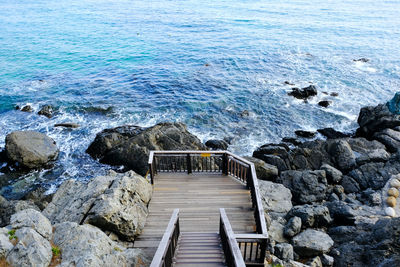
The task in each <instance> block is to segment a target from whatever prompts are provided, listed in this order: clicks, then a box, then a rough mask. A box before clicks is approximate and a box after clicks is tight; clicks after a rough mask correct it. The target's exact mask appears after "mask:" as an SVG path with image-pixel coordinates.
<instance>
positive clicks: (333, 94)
mask: <svg viewBox="0 0 400 267" xmlns="http://www.w3.org/2000/svg"><path fill="white" fill-rule="evenodd" d="M331 96H339V93H336V92H332V93H331Z"/></svg>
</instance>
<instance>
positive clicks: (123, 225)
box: [86, 171, 152, 241]
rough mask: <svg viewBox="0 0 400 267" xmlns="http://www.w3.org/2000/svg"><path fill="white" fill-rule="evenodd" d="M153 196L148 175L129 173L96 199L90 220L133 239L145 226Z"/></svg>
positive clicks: (88, 218)
mask: <svg viewBox="0 0 400 267" xmlns="http://www.w3.org/2000/svg"><path fill="white" fill-rule="evenodd" d="M151 195H152V186H151V184H150V183H149V182H148V181H147V180H146V179H145V178H143V177H141V176H140V175H138V174H136V173H134V172H133V171H130V172H127V173H126V174H125V175H124V176H122V177H121V178H119V179H116V180H115V181H114V182H113V184H112V185H111V187H110V188H109V189H107V190H106V191H105V192H104V194H102V195H100V196H99V197H98V198H97V199H96V200H95V202H94V205H93V207H92V208H91V210H90V214H89V216H88V217H87V219H86V221H87V222H89V223H90V224H92V225H95V226H98V227H100V228H101V229H102V230H109V231H112V232H114V233H116V234H117V235H118V236H120V237H122V238H124V239H126V240H131V241H132V240H133V239H134V237H135V236H137V235H139V234H140V233H141V231H142V229H143V228H144V225H145V223H146V217H147V214H148V209H147V204H148V203H149V201H150V199H151Z"/></svg>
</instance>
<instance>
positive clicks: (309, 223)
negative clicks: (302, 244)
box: [287, 205, 332, 228]
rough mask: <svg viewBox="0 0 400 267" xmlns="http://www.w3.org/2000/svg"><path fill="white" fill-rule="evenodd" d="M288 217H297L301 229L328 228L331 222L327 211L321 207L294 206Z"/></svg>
mask: <svg viewBox="0 0 400 267" xmlns="http://www.w3.org/2000/svg"><path fill="white" fill-rule="evenodd" d="M287 216H288V217H293V216H296V217H299V218H300V219H301V222H302V225H303V227H316V228H318V227H323V226H328V225H329V224H330V223H331V222H332V218H331V216H330V214H329V209H328V208H327V207H325V206H322V205H302V206H294V207H293V208H292V209H291V210H290V211H289V213H288V214H287Z"/></svg>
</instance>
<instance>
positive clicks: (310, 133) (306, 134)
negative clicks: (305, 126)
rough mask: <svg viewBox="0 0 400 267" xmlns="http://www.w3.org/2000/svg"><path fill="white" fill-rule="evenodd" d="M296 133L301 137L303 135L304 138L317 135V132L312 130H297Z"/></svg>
mask: <svg viewBox="0 0 400 267" xmlns="http://www.w3.org/2000/svg"><path fill="white" fill-rule="evenodd" d="M294 133H295V134H296V135H297V136H300V137H303V138H313V137H315V132H310V131H303V130H297V131H295V132H294Z"/></svg>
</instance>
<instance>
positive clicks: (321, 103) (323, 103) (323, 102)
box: [318, 100, 332, 108]
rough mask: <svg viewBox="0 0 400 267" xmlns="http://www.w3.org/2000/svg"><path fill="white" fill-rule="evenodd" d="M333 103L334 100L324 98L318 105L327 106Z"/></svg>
mask: <svg viewBox="0 0 400 267" xmlns="http://www.w3.org/2000/svg"><path fill="white" fill-rule="evenodd" d="M331 104H332V101H328V100H322V101H319V102H318V105H320V106H321V107H324V108H327V107H329V106H330V105H331Z"/></svg>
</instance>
